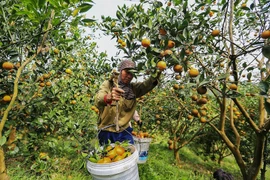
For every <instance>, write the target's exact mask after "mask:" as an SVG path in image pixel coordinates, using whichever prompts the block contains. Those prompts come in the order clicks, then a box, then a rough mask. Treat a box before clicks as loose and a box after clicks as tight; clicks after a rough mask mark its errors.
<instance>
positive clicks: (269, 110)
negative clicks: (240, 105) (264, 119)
mask: <svg viewBox="0 0 270 180" xmlns="http://www.w3.org/2000/svg"><path fill="white" fill-rule="evenodd" d="M264 106H265V110H266V111H267V113H268V114H269V113H270V103H269V102H268V101H267V99H265V101H264Z"/></svg>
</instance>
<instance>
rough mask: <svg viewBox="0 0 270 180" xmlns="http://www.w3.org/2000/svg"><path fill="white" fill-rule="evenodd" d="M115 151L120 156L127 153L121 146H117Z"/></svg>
mask: <svg viewBox="0 0 270 180" xmlns="http://www.w3.org/2000/svg"><path fill="white" fill-rule="evenodd" d="M114 149H115V152H116V154H117V155H119V156H121V155H122V154H124V152H125V151H126V150H125V148H123V147H122V146H120V145H117V146H115V147H114Z"/></svg>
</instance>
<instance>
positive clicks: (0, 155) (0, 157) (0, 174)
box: [0, 146, 9, 180]
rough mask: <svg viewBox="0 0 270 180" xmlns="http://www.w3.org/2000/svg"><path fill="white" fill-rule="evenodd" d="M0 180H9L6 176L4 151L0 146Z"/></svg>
mask: <svg viewBox="0 0 270 180" xmlns="http://www.w3.org/2000/svg"><path fill="white" fill-rule="evenodd" d="M0 179H1V180H9V177H8V175H7V169H6V163H5V155H4V150H3V147H2V146H1V147H0Z"/></svg>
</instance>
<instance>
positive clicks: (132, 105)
mask: <svg viewBox="0 0 270 180" xmlns="http://www.w3.org/2000/svg"><path fill="white" fill-rule="evenodd" d="M157 84H158V81H157V79H156V78H153V77H152V76H151V77H149V78H148V79H147V80H145V81H143V82H136V83H133V82H132V83H131V87H132V89H133V93H134V94H135V96H136V98H138V97H141V96H143V95H145V94H146V93H148V92H149V91H151V90H152V89H153V88H154V87H155V86H156V85H157ZM111 90H112V83H111V82H110V81H109V80H106V81H104V82H103V83H102V84H101V86H100V89H99V91H98V93H97V94H96V97H95V105H96V106H97V108H98V109H99V119H98V129H102V130H105V131H110V132H116V126H115V117H116V102H115V101H113V102H112V103H111V104H106V103H105V102H104V96H105V95H106V94H108V93H111ZM136 104H137V102H136V99H132V100H127V99H125V98H123V97H122V98H121V99H120V100H119V101H118V113H119V119H118V124H119V127H120V130H119V131H120V132H121V131H123V130H125V129H126V128H127V127H128V126H129V121H130V120H131V119H132V116H133V114H134V112H135V110H136Z"/></svg>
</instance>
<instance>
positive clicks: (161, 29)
mask: <svg viewBox="0 0 270 180" xmlns="http://www.w3.org/2000/svg"><path fill="white" fill-rule="evenodd" d="M94 5H95V4H94V2H93V1H91V0H84V1H78V0H21V1H18V0H7V1H1V2H0V6H1V9H0V18H1V24H0V27H1V28H0V32H1V33H0V65H1V69H0V72H1V73H0V77H1V78H0V87H1V88H0V99H1V100H0V117H1V123H0V145H1V148H0V173H1V174H0V179H8V178H11V179H16V178H18V179H23V178H25V179H29V178H30V177H32V178H33V177H34V178H35V179H37V178H38V179H44V178H45V179H64V178H67V179H76V178H77V179H89V178H91V177H90V175H89V173H88V172H87V171H86V168H85V158H84V157H83V156H82V154H83V153H87V151H88V150H89V147H90V146H92V144H93V142H94V141H95V139H96V136H97V130H96V120H97V116H98V113H99V112H98V110H97V108H96V107H95V106H94V105H93V97H94V95H95V92H96V91H97V89H98V87H99V85H100V83H102V82H103V80H105V79H106V78H109V77H110V74H111V72H112V70H113V69H114V68H116V66H117V64H118V63H119V61H120V60H121V58H119V57H109V56H108V55H107V54H106V52H99V51H97V43H96V41H95V39H94V34H95V32H96V31H97V30H102V31H103V32H104V35H106V36H110V37H111V38H112V39H113V40H114V41H115V46H116V47H117V48H118V52H117V53H119V54H120V53H121V54H124V58H131V59H133V60H134V61H135V62H136V64H137V66H138V70H139V73H138V74H137V77H138V79H140V80H142V79H144V78H146V77H148V76H156V74H157V73H158V71H163V72H162V77H161V79H160V82H159V85H158V87H157V88H155V89H154V90H153V91H152V92H150V93H148V94H147V95H145V96H143V97H141V98H139V99H138V109H139V113H140V115H141V118H142V120H143V121H144V126H143V127H142V129H138V127H137V126H136V124H135V125H134V129H135V130H136V131H139V130H142V131H145V132H148V133H149V134H150V135H151V136H152V138H153V139H154V141H153V144H152V145H151V147H150V148H152V152H153V153H154V154H153V155H152V156H150V157H149V162H148V164H145V165H140V167H139V171H140V177H141V179H164V178H172V177H174V178H175V179H178V178H179V176H181V177H182V179H185V178H192V179H200V178H201V179H204V178H208V179H209V178H210V177H211V176H212V172H213V171H214V170H215V169H216V168H218V167H224V168H225V169H228V170H230V172H231V173H232V174H233V175H234V176H235V177H238V178H242V179H245V180H253V179H267V174H266V173H267V171H266V170H267V169H268V171H269V155H268V154H269V139H268V136H269V129H270V120H269V116H268V113H269V111H270V106H269V103H270V102H269V99H268V98H269V95H268V94H269V92H268V91H269V83H270V79H269V63H270V62H269V58H270V45H269V39H270V24H269V22H270V21H269V19H270V17H269V16H270V12H269V9H270V8H269V7H270V1H267V0H263V1H225V0H224V1H223V0H222V1H211V0H208V1H199V0H197V1H182V0H173V1H163V2H161V1H155V0H149V1H147V0H145V1H143V0H141V2H140V3H136V4H133V5H131V6H126V5H123V6H121V7H120V6H119V8H118V10H117V12H115V13H116V17H115V18H112V17H105V16H103V17H102V22H96V21H95V20H94V19H90V18H86V12H88V11H91V8H92V7H93V6H94ZM85 28H87V29H88V31H87V32H85V30H84V29H85ZM85 34H87V35H85ZM167 142H168V144H167ZM150 151H151V149H150ZM187 152H188V153H193V154H192V156H191V157H196V158H195V159H196V160H199V159H203V161H205V162H212V163H208V164H207V167H205V164H204V165H202V166H204V169H203V170H201V167H197V166H196V164H192V166H187V164H188V165H190V163H188V162H187V161H188V160H190V161H194V159H188V158H187V157H186V156H185V155H186V153H187ZM170 154H171V155H172V156H170ZM189 155H190V154H189ZM161 157H162V158H161ZM228 157H229V158H231V159H233V161H232V162H231V164H229V165H228V166H224V165H225V164H226V163H225V162H226V161H227V158H228ZM151 158H152V159H151ZM160 159H162V160H163V161H162V162H161V163H160V162H159V160H160ZM214 163H216V164H214ZM157 164H161V165H163V166H164V165H165V166H167V165H170V166H169V168H170V169H169V170H168V171H167V172H168V173H166V174H162V172H160V171H161V169H162V168H163V167H160V166H158V165H157ZM232 164H234V165H235V166H233V167H234V168H232V167H230V166H232ZM153 168H156V169H154V170H153ZM18 171H20V172H22V174H20V173H19V172H18ZM72 172H73V173H72ZM157 172H159V173H157ZM185 172H186V173H185ZM71 174H72V175H71ZM177 175H178V176H177ZM172 179H173V178H172Z"/></svg>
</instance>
